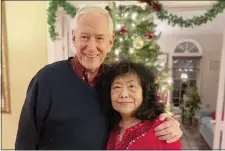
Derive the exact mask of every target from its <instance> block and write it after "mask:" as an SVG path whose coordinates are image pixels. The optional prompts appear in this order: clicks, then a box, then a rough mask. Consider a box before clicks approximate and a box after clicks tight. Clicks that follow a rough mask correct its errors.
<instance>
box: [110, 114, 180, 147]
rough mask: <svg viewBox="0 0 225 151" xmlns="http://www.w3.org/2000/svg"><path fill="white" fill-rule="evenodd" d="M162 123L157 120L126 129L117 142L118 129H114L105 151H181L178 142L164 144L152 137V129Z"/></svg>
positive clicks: (143, 122)
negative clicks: (131, 150)
mask: <svg viewBox="0 0 225 151" xmlns="http://www.w3.org/2000/svg"><path fill="white" fill-rule="evenodd" d="M162 122H163V121H160V120H159V119H158V118H157V119H156V120H155V121H154V122H151V121H142V122H140V123H138V124H136V125H135V126H133V127H130V128H128V129H127V130H126V131H125V133H124V135H123V138H122V139H121V141H120V142H119V133H120V129H119V127H117V128H115V129H114V130H113V131H112V132H111V133H110V136H109V140H108V143H107V150H120V149H122V150H125V149H126V150H130V149H136V150H138V149H161V150H164V149H171V150H172V149H173V150H174V149H175V150H176V149H177V150H178V149H179V150H180V149H182V146H181V143H180V140H178V141H176V142H174V143H166V141H161V140H159V139H158V138H157V137H156V136H155V135H154V129H155V127H156V126H158V125H160V124H161V123H162Z"/></svg>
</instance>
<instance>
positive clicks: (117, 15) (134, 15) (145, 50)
mask: <svg viewBox="0 0 225 151" xmlns="http://www.w3.org/2000/svg"><path fill="white" fill-rule="evenodd" d="M106 9H107V10H108V11H109V13H110V15H111V17H112V18H113V21H114V33H115V42H114V46H113V49H112V50H111V51H110V52H109V54H108V57H107V59H106V63H113V62H117V61H119V60H120V59H129V60H132V61H134V62H142V63H144V64H145V65H146V66H147V67H148V68H150V69H151V70H154V71H155V72H156V74H157V79H156V83H157V84H158V85H159V92H158V96H159V97H160V98H161V100H160V101H162V99H163V98H165V96H164V95H165V94H164V92H165V90H168V89H170V88H171V87H170V83H171V80H170V79H168V69H167V67H166V66H165V64H163V63H161V62H159V61H158V56H159V55H160V54H161V51H160V47H159V45H158V44H157V40H158V38H159V36H158V35H156V34H155V32H156V31H155V28H156V25H155V24H154V22H153V15H152V13H153V11H157V10H159V9H160V6H158V7H151V6H150V5H146V6H145V7H144V8H142V7H140V6H137V5H127V6H124V5H119V6H116V5H115V3H113V8H110V7H107V8H106ZM154 9H155V10H154ZM167 92H168V91H167ZM167 97H168V96H167ZM167 97H166V99H167ZM163 103H165V100H163Z"/></svg>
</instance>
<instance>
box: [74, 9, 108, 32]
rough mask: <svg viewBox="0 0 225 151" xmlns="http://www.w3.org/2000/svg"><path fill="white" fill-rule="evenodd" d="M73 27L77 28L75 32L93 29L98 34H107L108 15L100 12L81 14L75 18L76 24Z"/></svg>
mask: <svg viewBox="0 0 225 151" xmlns="http://www.w3.org/2000/svg"><path fill="white" fill-rule="evenodd" d="M75 29H77V32H81V31H82V32H84V31H86V32H90V31H94V32H96V33H98V34H108V32H109V21H108V17H107V16H106V15H104V14H100V13H86V14H81V15H80V17H79V18H78V20H77V25H76V27H75Z"/></svg>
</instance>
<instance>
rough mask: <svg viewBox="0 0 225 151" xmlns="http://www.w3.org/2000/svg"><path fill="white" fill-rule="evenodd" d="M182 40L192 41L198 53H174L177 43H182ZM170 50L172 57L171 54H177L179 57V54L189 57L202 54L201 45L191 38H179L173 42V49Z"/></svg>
mask: <svg viewBox="0 0 225 151" xmlns="http://www.w3.org/2000/svg"><path fill="white" fill-rule="evenodd" d="M183 42H191V43H194V44H195V45H196V46H197V48H198V50H199V52H198V53H174V51H175V49H176V47H177V46H178V45H179V44H181V43H183ZM172 50H173V52H172V57H173V56H179V57H181V56H183V57H186V56H187V57H189V56H202V55H203V50H202V47H201V45H200V44H199V42H198V41H196V40H193V39H181V40H178V41H177V42H176V43H175V45H174V46H173V49H172Z"/></svg>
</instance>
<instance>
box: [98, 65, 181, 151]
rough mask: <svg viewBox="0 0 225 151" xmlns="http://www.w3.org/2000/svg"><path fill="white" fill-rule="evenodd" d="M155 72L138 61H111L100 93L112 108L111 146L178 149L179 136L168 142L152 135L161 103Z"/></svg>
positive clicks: (113, 147)
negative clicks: (111, 63)
mask: <svg viewBox="0 0 225 151" xmlns="http://www.w3.org/2000/svg"><path fill="white" fill-rule="evenodd" d="M154 82H155V75H154V73H153V72H152V71H150V70H149V69H148V68H146V67H145V66H144V65H142V64H140V63H132V62H128V61H126V62H121V63H117V64H114V65H112V67H111V70H110V71H108V73H107V74H105V76H104V79H103V93H102V94H104V95H103V97H104V101H107V102H108V107H109V108H111V109H112V110H111V111H112V112H110V113H108V115H109V116H110V118H111V121H113V122H112V123H111V127H112V129H111V133H110V135H109V139H108V143H107V148H106V149H107V150H111V149H113V150H114V149H116V150H117V149H118V150H119V149H126V150H129V149H181V144H180V140H178V141H176V142H174V143H167V142H165V141H161V140H159V139H158V138H157V137H156V136H155V135H154V128H155V127H156V126H158V125H159V124H160V123H162V122H163V121H160V120H159V119H158V116H159V115H160V113H163V111H164V106H163V105H160V104H158V101H157V96H156V91H157V88H156V85H155V83H154Z"/></svg>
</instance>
